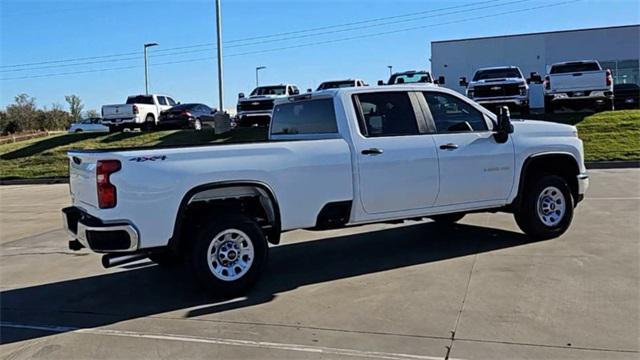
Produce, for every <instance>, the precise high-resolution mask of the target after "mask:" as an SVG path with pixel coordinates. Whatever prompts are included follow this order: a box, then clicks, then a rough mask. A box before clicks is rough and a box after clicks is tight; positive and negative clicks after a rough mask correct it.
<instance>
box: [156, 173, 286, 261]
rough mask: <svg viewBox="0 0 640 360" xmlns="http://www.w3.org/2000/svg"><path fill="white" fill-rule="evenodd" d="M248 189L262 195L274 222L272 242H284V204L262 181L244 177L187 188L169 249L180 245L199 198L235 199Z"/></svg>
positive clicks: (270, 231)
mask: <svg viewBox="0 0 640 360" xmlns="http://www.w3.org/2000/svg"><path fill="white" fill-rule="evenodd" d="M248 191H254V192H255V194H256V195H255V196H258V197H259V202H260V205H261V206H262V208H263V209H264V211H265V214H266V216H267V220H268V222H269V225H270V228H269V229H267V230H265V233H266V234H265V235H267V239H268V241H269V242H270V243H272V244H278V243H280V233H281V229H282V225H281V218H280V206H279V205H278V200H277V198H276V196H275V193H274V191H273V190H272V189H271V187H270V186H269V185H267V184H266V183H263V182H261V181H252V180H243V181H221V182H213V183H206V184H201V185H198V186H195V187H193V188H191V189H190V190H189V191H187V192H186V193H185V195H184V196H183V197H182V200H181V201H180V205H179V207H178V211H177V213H176V218H175V223H174V227H173V233H172V236H171V238H170V239H169V244H168V246H169V248H170V249H172V250H176V251H177V250H178V249H179V248H180V243H181V241H182V235H183V234H185V229H184V226H185V220H186V215H187V209H188V208H189V205H191V204H192V203H194V202H197V201H206V200H215V199H223V198H234V197H238V196H242V194H247V192H248Z"/></svg>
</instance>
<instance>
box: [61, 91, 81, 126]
mask: <svg viewBox="0 0 640 360" xmlns="http://www.w3.org/2000/svg"><path fill="white" fill-rule="evenodd" d="M64 100H65V101H66V102H67V104H69V112H70V113H71V117H72V118H73V120H75V121H77V120H80V119H82V109H84V105H82V100H80V97H79V96H77V95H67V96H65V97H64Z"/></svg>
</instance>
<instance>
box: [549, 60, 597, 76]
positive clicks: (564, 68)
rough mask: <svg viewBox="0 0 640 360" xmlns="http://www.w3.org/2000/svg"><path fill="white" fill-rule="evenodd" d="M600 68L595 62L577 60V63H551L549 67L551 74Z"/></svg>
mask: <svg viewBox="0 0 640 360" xmlns="http://www.w3.org/2000/svg"><path fill="white" fill-rule="evenodd" d="M598 70H600V65H598V63H597V62H578V63H566V64H559V65H553V66H552V67H551V74H561V73H574V72H581V71H598Z"/></svg>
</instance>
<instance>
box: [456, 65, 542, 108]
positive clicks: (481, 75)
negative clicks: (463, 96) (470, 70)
mask: <svg viewBox="0 0 640 360" xmlns="http://www.w3.org/2000/svg"><path fill="white" fill-rule="evenodd" d="M538 77H539V76H538ZM459 84H460V86H464V87H466V88H467V96H468V97H469V98H470V99H473V101H476V102H477V103H478V104H480V105H482V106H484V107H486V108H488V109H490V110H497V109H498V108H500V107H502V106H508V107H509V109H514V110H517V111H518V112H519V113H520V115H521V116H527V115H529V85H528V81H527V79H525V77H524V75H522V71H520V68H519V67H517V66H499V67H490V68H482V69H478V70H476V72H475V74H474V75H473V78H472V80H471V82H467V78H466V77H462V78H460V82H459Z"/></svg>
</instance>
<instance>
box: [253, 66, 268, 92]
mask: <svg viewBox="0 0 640 360" xmlns="http://www.w3.org/2000/svg"><path fill="white" fill-rule="evenodd" d="M266 68H267V67H266V66H256V87H258V84H259V83H260V82H259V81H258V71H260V70H262V69H266Z"/></svg>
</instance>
